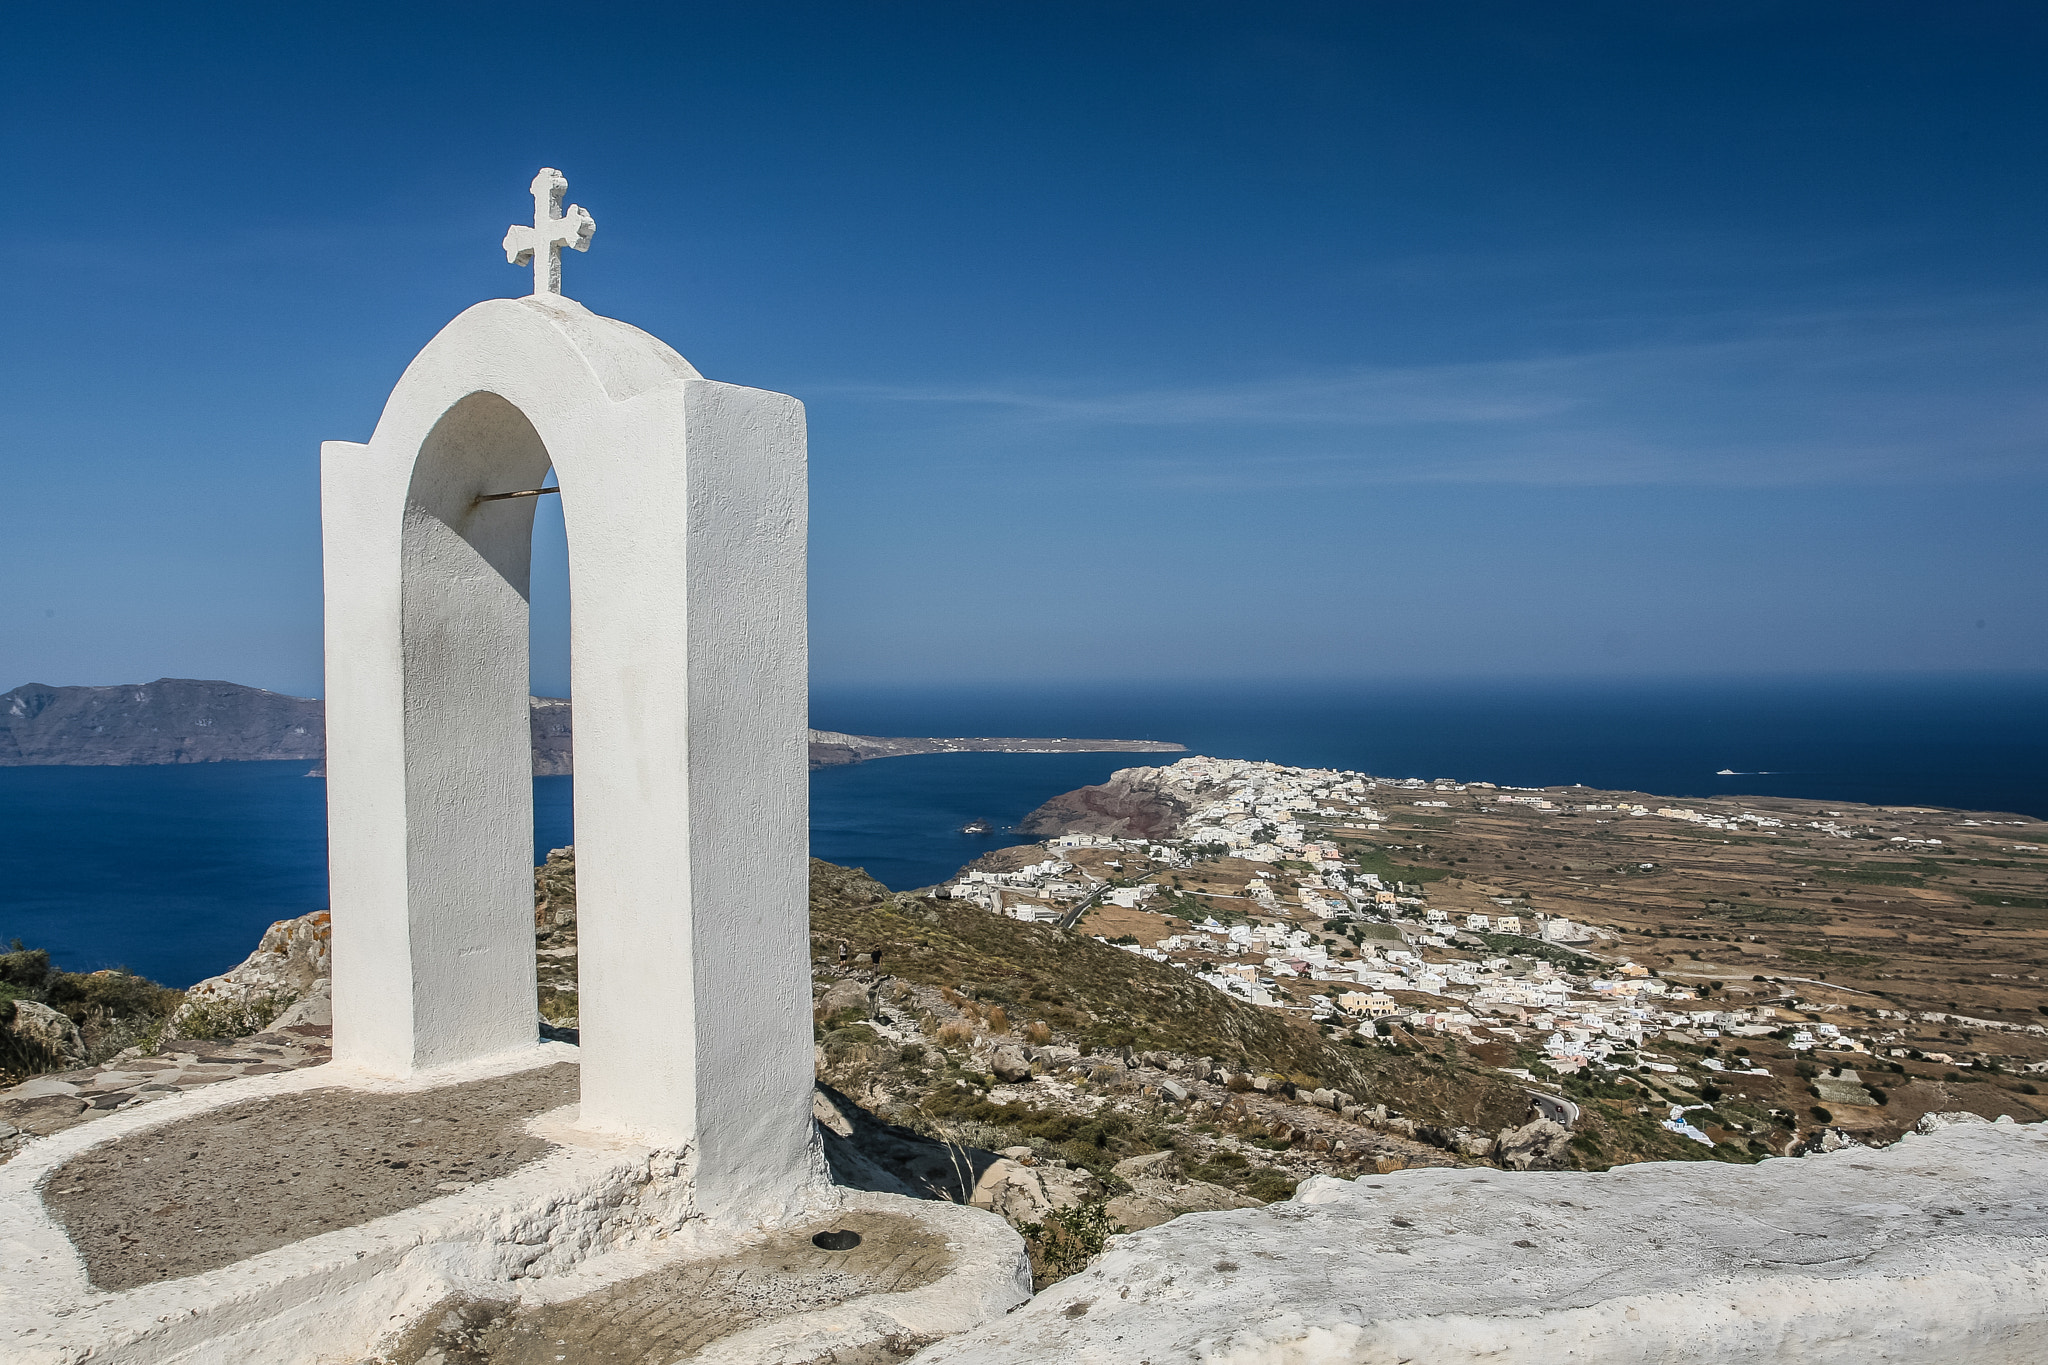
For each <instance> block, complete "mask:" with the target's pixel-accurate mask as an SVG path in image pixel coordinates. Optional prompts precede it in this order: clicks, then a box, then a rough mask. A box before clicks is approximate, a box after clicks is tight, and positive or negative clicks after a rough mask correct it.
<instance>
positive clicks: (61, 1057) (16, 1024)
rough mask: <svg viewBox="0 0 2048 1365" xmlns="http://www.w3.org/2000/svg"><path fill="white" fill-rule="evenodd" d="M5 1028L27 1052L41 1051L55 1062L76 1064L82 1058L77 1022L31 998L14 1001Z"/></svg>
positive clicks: (82, 1046)
mask: <svg viewBox="0 0 2048 1365" xmlns="http://www.w3.org/2000/svg"><path fill="white" fill-rule="evenodd" d="M6 1027H7V1031H8V1032H9V1033H10V1034H12V1035H13V1038H14V1041H15V1043H16V1044H17V1045H18V1046H19V1047H21V1048H22V1049H23V1050H25V1051H27V1052H29V1053H31V1054H41V1055H43V1056H46V1057H48V1058H50V1059H51V1060H52V1061H54V1062H56V1063H58V1064H59V1065H65V1064H69V1065H71V1066H77V1065H80V1064H82V1063H83V1062H84V1061H85V1039H84V1038H82V1037H80V1036H79V1032H78V1025H76V1024H74V1023H72V1022H71V1020H70V1019H69V1018H67V1017H66V1016H65V1015H63V1014H60V1013H58V1012H57V1011H56V1010H53V1009H51V1008H50V1007H49V1006H48V1005H44V1004H41V1003H39V1002H37V1001H34V1000H17V1001H15V1002H14V1017H13V1018H12V1019H11V1020H9V1021H8V1023H7V1026H6Z"/></svg>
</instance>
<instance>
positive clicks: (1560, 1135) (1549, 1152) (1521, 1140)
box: [1389, 1118, 1572, 1171]
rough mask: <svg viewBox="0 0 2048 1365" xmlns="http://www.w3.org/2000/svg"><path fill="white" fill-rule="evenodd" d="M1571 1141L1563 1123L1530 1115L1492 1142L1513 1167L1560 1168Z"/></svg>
mask: <svg viewBox="0 0 2048 1365" xmlns="http://www.w3.org/2000/svg"><path fill="white" fill-rule="evenodd" d="M1389 1126H1390V1127H1391V1126H1392V1124H1391V1123H1390V1124H1389ZM1571 1142H1572V1135H1571V1134H1570V1133H1569V1132H1567V1131H1566V1130H1565V1129H1564V1127H1563V1126H1562V1125H1560V1124H1556V1123H1553V1122H1551V1121H1550V1120H1549V1119H1545V1118H1537V1119H1531V1120H1530V1121H1529V1122H1527V1123H1525V1124H1523V1125H1522V1126H1521V1127H1520V1128H1509V1129H1502V1130H1501V1134H1500V1136H1499V1137H1498V1138H1496V1139H1494V1142H1493V1157H1494V1159H1495V1160H1496V1161H1498V1162H1499V1163H1500V1164H1501V1165H1502V1166H1503V1167H1505V1168H1506V1169H1508V1170H1510V1171H1538V1170H1542V1171H1548V1170H1557V1169H1559V1168H1560V1167H1562V1166H1563V1164H1564V1159H1565V1154H1566V1153H1567V1152H1568V1151H1569V1150H1570V1147H1571Z"/></svg>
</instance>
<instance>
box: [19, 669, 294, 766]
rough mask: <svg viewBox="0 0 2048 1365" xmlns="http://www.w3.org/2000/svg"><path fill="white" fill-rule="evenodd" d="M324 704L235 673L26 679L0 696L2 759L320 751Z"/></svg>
mask: <svg viewBox="0 0 2048 1365" xmlns="http://www.w3.org/2000/svg"><path fill="white" fill-rule="evenodd" d="M324 743H325V732H324V730H323V727H322V723H321V717H320V703H319V702H317V701H308V700H307V699H306V698H304V697H287V696H285V695H284V694H283V693H280V692H265V691H263V690H262V689H261V688H256V687H243V686H241V685H240V684H239V683H231V682H202V681H200V680H198V679H194V678H158V679H157V680H156V681H155V682H153V683H138V684H134V685H127V684H124V685H122V686H119V687H47V686H45V685H43V684H42V683H29V684H27V685H26V686H23V687H17V688H15V689H14V690H13V691H12V692H9V693H6V694H5V695H0V766H9V767H12V766H21V765H27V764H73V765H80V766H94V767H98V766H108V765H120V764H131V763H133V764H145V763H246V762H255V761H262V760H297V761H313V760H317V759H318V758H319V757H320V756H321V754H322V752H323V749H324Z"/></svg>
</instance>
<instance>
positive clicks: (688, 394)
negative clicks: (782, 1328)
mask: <svg viewBox="0 0 2048 1365" xmlns="http://www.w3.org/2000/svg"><path fill="white" fill-rule="evenodd" d="M550 467H552V468H553V469H554V470H555V472H556V476H557V479H558V481H559V483H560V486H561V489H562V492H561V498H562V504H563V516H564V520H565V522H566V524H567V527H568V538H569V573H570V592H571V626H570V651H571V660H570V678H571V688H572V691H573V693H574V696H575V700H576V755H575V761H576V788H575V791H576V845H577V849H576V865H577V866H576V871H577V905H578V920H579V925H578V935H579V943H580V950H581V951H580V982H579V1000H580V1005H579V1011H580V1020H579V1022H580V1026H581V1037H582V1047H581V1057H582V1092H583V1093H582V1100H583V1103H582V1118H581V1122H582V1124H583V1125H584V1126H585V1127H588V1128H592V1129H598V1130H604V1131H609V1132H614V1133H618V1134H621V1135H624V1136H629V1137H632V1138H635V1139H638V1140H642V1141H648V1142H653V1143H657V1144H661V1145H665V1146H683V1145H688V1146H689V1147H691V1148H692V1149H693V1151H694V1153H695V1158H696V1164H697V1172H696V1181H697V1193H698V1199H699V1202H700V1204H705V1205H709V1206H713V1207H722V1208H724V1209H726V1210H728V1211H731V1212H735V1213H743V1212H746V1211H748V1210H750V1209H754V1208H760V1207H766V1206H768V1205H771V1204H776V1203H780V1202H784V1201H785V1200H786V1199H787V1197H788V1195H789V1194H790V1193H791V1192H792V1191H794V1190H796V1189H797V1188H799V1187H801V1186H804V1185H806V1184H808V1183H809V1181H810V1180H811V1178H812V1174H813V1172H814V1171H815V1169H816V1154H815V1151H814V1146H813V1142H814V1140H813V1137H812V1130H811V1123H810V1094H811V1037H810V1020H809V1008H808V1007H809V1003H810V990H809V953H808V949H807V942H808V940H807V924H806V920H807V914H808V910H807V907H808V896H807V879H808V871H807V868H808V864H807V860H806V845H807V838H806V834H807V820H808V816H807V807H806V780H807V779H806V748H805V724H806V715H805V712H806V665H807V659H806V643H805V615H804V554H805V549H804V544H805V528H806V517H807V509H806V491H805V439H804V419H803V408H802V405H801V404H799V403H798V402H797V401H796V400H795V399H793V398H789V397H787V396H785V395H782V394H777V393H767V392H763V391H760V390H757V389H747V388H739V387H736V386H733V385H730V384H719V383H713V382H711V381H709V380H706V379H704V378H703V377H702V376H700V375H699V374H698V373H697V371H696V370H695V369H694V368H692V367H691V365H690V364H689V362H688V361H686V360H684V359H683V358H682V357H681V356H680V355H678V354H676V352H674V351H673V350H671V349H669V348H668V347H667V346H665V345H663V344H662V343H661V342H660V341H658V340H656V339H655V338H654V337H652V336H650V335H648V334H647V333H645V332H642V331H640V330H638V329H637V328H634V327H630V326H628V325H626V324H625V323H621V322H617V321H614V320H612V319H609V318H603V317H599V316H597V315H596V314H594V313H592V312H590V311H589V310H588V309H586V308H584V307H583V306H582V305H580V304H577V303H574V302H572V301H569V300H566V299H563V298H561V297H559V296H553V295H537V296H534V297H529V298H523V299H498V300H492V301H490V302H486V303H481V304H478V305H477V306H475V307H473V308H471V309H469V310H468V311H466V312H464V313H463V314H462V315H461V316H460V317H458V318H456V319H455V320H454V321H453V322H451V323H450V324H449V325H448V326H447V327H446V328H445V329H443V330H442V332H441V333H440V334H439V335H438V336H436V337H435V338H434V339H433V341H432V342H430V343H429V344H428V345H427V347H426V349H425V350H423V351H422V352H420V354H419V356H418V357H417V358H416V359H415V360H414V361H413V362H412V364H411V365H410V366H408V367H407V369H406V371H405V374H404V376H403V377H402V378H401V379H400V380H399V382H398V385H397V387H396V388H395V389H394V390H393V392H392V394H391V397H390V400H389V401H388V403H387V404H386V406H385V409H384V413H383V416H382V418H381V419H380V420H379V421H378V423H377V428H376V432H375V434H374V435H373V436H372V437H371V438H370V441H369V443H368V444H367V445H356V444H352V443H348V442H340V441H335V442H329V443H327V444H326V445H324V446H323V447H322V451H321V512H322V526H323V541H324V555H325V571H326V598H327V640H326V643H327V799H328V829H329V858H330V885H331V895H332V908H333V913H334V1031H335V1057H336V1060H337V1061H338V1062H344V1063H352V1064H355V1065H359V1066H363V1067H366V1068H369V1069H371V1070H373V1071H375V1072H378V1073H382V1074H388V1075H397V1076H405V1075H412V1074H416V1073H419V1072H422V1071H427V1070H431V1069H435V1068H439V1067H444V1066H449V1065H453V1064H456V1063H460V1062H464V1061H469V1060H473V1059H477V1058H482V1057H487V1056H492V1055H497V1054H502V1053H506V1052H510V1051H514V1050H517V1049H521V1048H532V1047H535V1046H536V1045H537V1043H536V1009H535V990H534V974H533V973H534V941H533V889H532V862H533V859H532V847H533V846H532V788H531V785H530V771H531V769H530V766H529V765H530V759H529V755H528V732H527V701H526V698H527V646H526V639H527V622H526V618H527V591H528V563H529V558H530V551H531V541H532V519H533V500H532V499H530V498H528V499H513V500H505V501H490V502H480V501H478V500H477V499H478V497H479V495H482V494H488V493H499V492H509V491H513V490H518V489H530V488H534V487H537V486H539V485H540V484H541V481H542V477H543V475H544V474H545V473H546V472H547V470H548V469H549V468H550Z"/></svg>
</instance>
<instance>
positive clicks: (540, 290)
mask: <svg viewBox="0 0 2048 1365" xmlns="http://www.w3.org/2000/svg"><path fill="white" fill-rule="evenodd" d="M568 190H569V182H568V180H567V179H566V178H565V177H564V176H563V175H562V173H561V172H560V171H558V170H556V169H555V168H554V167H552V166H543V167H542V168H541V172H540V174H539V175H536V176H535V177H534V178H533V226H532V227H526V226H524V225H523V224H519V223H514V224H513V225H512V226H511V227H509V228H507V229H505V259H506V260H508V261H510V262H511V263H512V264H513V265H525V264H526V263H527V262H528V261H532V262H533V292H534V293H535V294H537V295H538V294H560V293H561V292H562V248H563V247H568V248H569V249H570V250H572V251H588V250H590V237H591V234H592V233H594V232H596V231H597V222H596V220H595V219H593V218H592V217H591V216H590V211H589V210H588V209H585V208H584V207H583V206H582V205H581V204H571V205H569V209H568V211H567V212H566V213H565V212H563V211H562V196H563V195H564V194H566V193H568Z"/></svg>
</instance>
